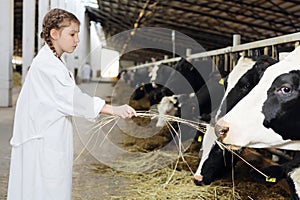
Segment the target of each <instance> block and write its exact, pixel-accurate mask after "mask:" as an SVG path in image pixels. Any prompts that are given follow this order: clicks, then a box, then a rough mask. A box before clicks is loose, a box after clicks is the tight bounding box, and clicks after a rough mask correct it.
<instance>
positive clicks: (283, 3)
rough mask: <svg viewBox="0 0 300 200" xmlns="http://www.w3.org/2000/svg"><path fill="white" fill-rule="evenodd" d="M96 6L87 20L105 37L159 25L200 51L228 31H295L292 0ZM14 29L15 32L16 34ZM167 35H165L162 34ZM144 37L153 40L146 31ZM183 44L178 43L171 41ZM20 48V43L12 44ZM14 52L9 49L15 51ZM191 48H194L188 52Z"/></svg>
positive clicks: (226, 37)
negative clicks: (193, 43) (190, 40)
mask: <svg viewBox="0 0 300 200" xmlns="http://www.w3.org/2000/svg"><path fill="white" fill-rule="evenodd" d="M94 2H96V3H97V4H98V7H99V8H93V7H86V13H87V15H88V16H89V18H90V20H91V21H96V22H100V23H101V25H102V27H103V30H104V33H105V35H106V36H107V37H111V36H114V35H116V34H118V33H122V32H123V31H127V30H130V29H134V28H144V27H160V28H167V29H170V30H175V31H178V32H180V33H183V34H185V35H187V36H189V37H191V38H193V39H194V40H196V41H197V42H198V43H199V44H201V45H202V46H203V47H204V49H205V50H213V49H219V48H223V47H227V46H231V45H232V37H233V34H240V35H241V36H242V37H241V38H242V39H241V42H242V43H247V42H252V41H257V40H262V39H266V38H271V37H275V36H281V35H286V34H290V33H295V32H298V31H299V30H300V3H299V1H298V0H247V1H245V0H130V1H129V0H94ZM20 27H22V1H21V0H15V32H16V33H17V34H15V46H20V45H21V42H20V40H21V39H22V33H21V31H20V30H22V29H20ZM18 33H19V34H18ZM161 37H165V38H166V39H170V35H163V36H161ZM143 40H144V41H146V40H148V41H149V42H153V40H154V38H153V37H152V36H148V37H147V36H144V38H143ZM176 45H179V46H180V45H184V44H176ZM15 49H20V48H15ZM19 53H20V52H15V54H19ZM194 53H196V52H194ZM163 54H169V55H170V54H171V53H170V52H162V51H158V50H153V49H141V50H137V51H134V52H132V53H128V54H126V55H124V56H123V58H124V59H127V60H133V61H137V62H144V61H145V60H148V61H150V59H151V57H159V58H162V56H163Z"/></svg>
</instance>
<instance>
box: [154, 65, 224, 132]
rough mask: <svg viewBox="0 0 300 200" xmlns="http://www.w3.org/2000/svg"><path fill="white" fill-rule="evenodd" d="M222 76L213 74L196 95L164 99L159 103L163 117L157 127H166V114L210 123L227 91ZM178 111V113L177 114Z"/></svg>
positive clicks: (180, 95) (159, 119)
mask: <svg viewBox="0 0 300 200" xmlns="http://www.w3.org/2000/svg"><path fill="white" fill-rule="evenodd" d="M221 79H222V77H221V74H220V73H219V72H218V71H215V72H212V73H211V74H210V78H209V79H208V81H207V82H206V83H205V84H204V85H203V86H202V87H201V88H200V89H199V90H198V91H197V92H196V93H195V92H193V93H190V94H177V95H172V96H166V97H163V98H162V100H161V102H160V103H159V107H158V111H159V115H160V116H162V117H159V118H158V121H157V124H156V125H157V126H158V127H162V126H164V125H165V121H164V118H163V116H164V115H165V114H168V115H170V114H171V115H174V114H175V113H176V114H177V115H178V116H181V115H182V116H187V115H189V116H192V115H194V116H192V117H191V119H193V118H197V119H199V115H200V116H201V117H200V119H201V120H202V121H205V122H207V123H209V121H210V114H211V112H212V111H214V110H215V109H217V108H218V106H219V105H220V103H221V100H222V97H223V95H224V92H225V89H224V86H223V84H222V83H220V80H221ZM177 111H178V112H177Z"/></svg>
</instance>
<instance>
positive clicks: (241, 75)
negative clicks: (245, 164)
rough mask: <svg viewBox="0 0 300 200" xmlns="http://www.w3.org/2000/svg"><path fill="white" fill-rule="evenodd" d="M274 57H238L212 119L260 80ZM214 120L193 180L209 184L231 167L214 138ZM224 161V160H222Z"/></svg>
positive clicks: (273, 61)
mask: <svg viewBox="0 0 300 200" xmlns="http://www.w3.org/2000/svg"><path fill="white" fill-rule="evenodd" d="M275 63H276V61H275V60H274V59H272V58H270V57H269V56H260V57H258V59H257V60H256V62H255V61H254V60H252V59H250V58H244V57H241V58H240V59H239V61H238V63H237V65H236V66H235V68H234V69H233V70H232V72H231V73H230V74H229V77H228V80H227V82H228V87H227V89H226V92H225V95H224V97H223V100H222V103H221V105H220V107H219V110H218V112H217V116H216V117H215V120H217V119H218V118H220V117H222V116H223V115H224V114H226V113H227V112H229V111H230V110H231V109H232V108H233V107H234V106H235V105H236V104H237V103H238V102H239V101H240V100H241V99H242V98H243V97H245V96H246V95H247V94H248V93H249V92H250V91H251V90H252V89H253V88H254V86H255V85H256V84H257V83H258V82H259V80H260V78H261V77H262V75H263V74H264V71H265V70H266V69H267V68H268V67H269V66H271V65H273V64H275ZM214 129H215V128H214V123H213V122H212V123H211V124H210V126H209V127H208V129H207V132H206V134H205V136H204V140H203V152H202V157H201V161H200V164H199V167H198V169H197V171H196V173H195V176H194V177H195V183H196V184H197V183H198V182H201V183H204V184H210V183H211V182H212V181H214V180H215V179H217V178H220V177H221V176H223V175H224V174H225V173H226V172H227V171H228V170H229V169H231V160H232V157H231V156H232V154H231V153H229V152H228V151H224V150H222V149H221V148H220V147H219V146H218V145H217V144H216V143H215V141H216V140H217V137H216V135H215V134H214ZM224 161H225V162H224Z"/></svg>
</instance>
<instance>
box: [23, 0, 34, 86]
mask: <svg viewBox="0 0 300 200" xmlns="http://www.w3.org/2000/svg"><path fill="white" fill-rule="evenodd" d="M34 38H35V0H26V1H23V47H22V59H23V66H22V82H24V81H25V77H26V74H27V70H28V67H29V66H30V64H31V62H32V59H33V57H34Z"/></svg>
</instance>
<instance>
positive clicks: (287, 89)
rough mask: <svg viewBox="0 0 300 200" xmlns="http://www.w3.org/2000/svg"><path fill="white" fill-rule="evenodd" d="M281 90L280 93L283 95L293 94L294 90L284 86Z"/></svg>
mask: <svg viewBox="0 0 300 200" xmlns="http://www.w3.org/2000/svg"><path fill="white" fill-rule="evenodd" d="M279 90H280V92H282V93H283V94H289V93H291V92H292V88H290V87H287V86H283V87H281V88H280V89H279Z"/></svg>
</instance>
